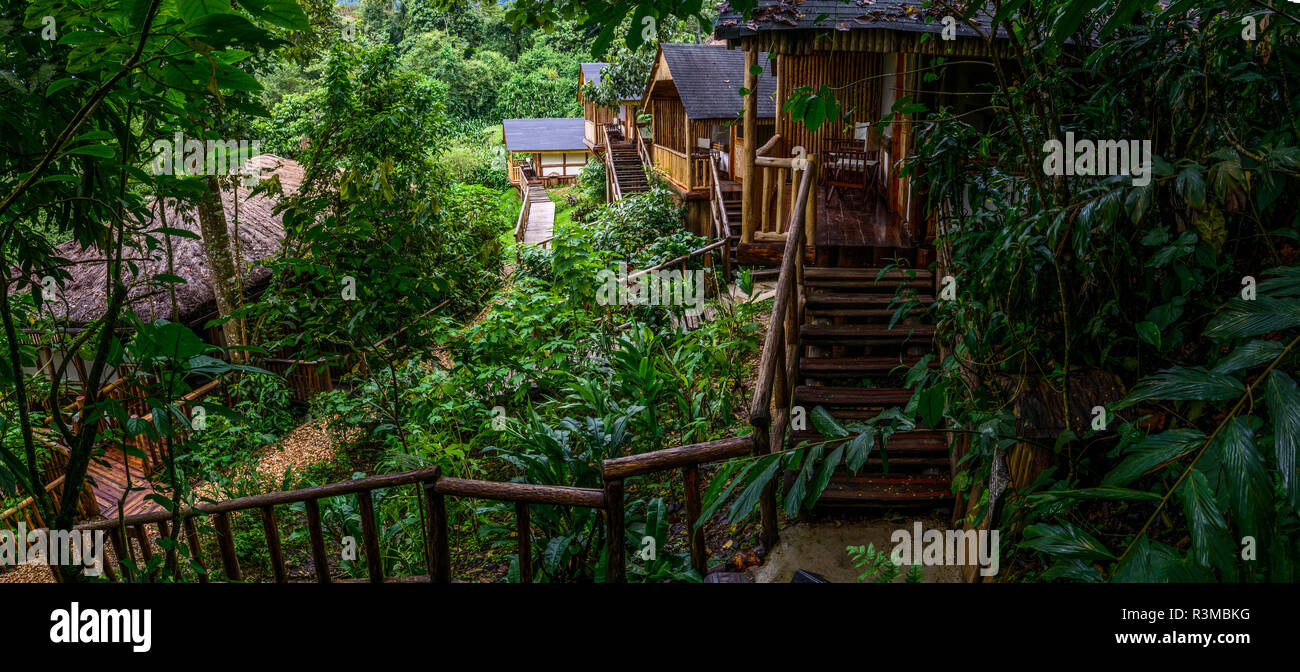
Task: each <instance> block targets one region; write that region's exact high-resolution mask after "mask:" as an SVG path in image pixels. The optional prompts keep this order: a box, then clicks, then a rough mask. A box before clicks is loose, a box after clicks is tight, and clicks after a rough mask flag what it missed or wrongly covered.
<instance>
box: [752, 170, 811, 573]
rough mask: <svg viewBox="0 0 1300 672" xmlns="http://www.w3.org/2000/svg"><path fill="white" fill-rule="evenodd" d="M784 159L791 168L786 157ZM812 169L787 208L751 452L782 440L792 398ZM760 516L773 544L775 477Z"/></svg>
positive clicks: (769, 448)
mask: <svg viewBox="0 0 1300 672" xmlns="http://www.w3.org/2000/svg"><path fill="white" fill-rule="evenodd" d="M785 161H787V162H790V166H791V167H793V165H794V164H793V162H792V161H791V160H790V159H785ZM815 170H816V167H815V166H814V165H813V164H812V163H811V161H810V162H809V163H808V164H806V165H805V166H803V176H802V178H801V179H800V180H799V191H798V193H797V196H796V197H795V202H794V205H793V207H792V208H791V212H790V225H789V227H788V228H787V229H786V240H785V252H784V254H783V255H782V257H781V275H780V279H779V280H778V281H777V286H776V297H775V300H774V301H773V304H772V317H771V320H770V322H769V323H768V329H767V335H766V337H765V338H764V339H763V355H762V359H761V360H760V362H759V365H758V381H757V382H756V383H755V385H754V400H753V403H752V404H751V405H750V410H749V422H750V424H752V425H753V426H754V452H755V453H756V454H759V455H767V454H770V453H771V452H772V451H773V450H774V449H775V448H777V447H779V446H781V445H782V444H783V443H784V441H785V432H786V429H787V425H788V423H789V421H790V404H791V403H792V401H793V396H794V395H793V387H794V385H795V383H796V375H797V372H798V361H799V352H798V351H799V342H798V333H797V329H798V323H799V319H798V315H799V311H800V309H801V308H800V305H799V304H800V301H799V299H800V297H801V296H802V294H803V258H804V238H805V227H804V218H805V216H806V213H807V210H808V209H807V207H806V206H807V203H808V196H809V193H810V192H811V191H812V189H811V187H812V176H813V173H814V172H815ZM773 402H775V403H773ZM773 406H775V407H776V415H775V418H773V415H772V407H773ZM759 515H760V519H761V522H762V539H763V544H764V545H765V546H767V547H768V548H771V547H772V546H773V545H774V544H776V542H777V537H778V534H777V525H776V482H775V481H773V482H769V483H768V484H767V486H766V487H764V488H763V492H762V494H761V495H760V496H759Z"/></svg>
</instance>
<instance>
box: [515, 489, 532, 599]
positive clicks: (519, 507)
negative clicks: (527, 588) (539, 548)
mask: <svg viewBox="0 0 1300 672" xmlns="http://www.w3.org/2000/svg"><path fill="white" fill-rule="evenodd" d="M515 534H516V536H517V537H518V541H519V582H520V583H532V582H533V541H532V537H531V535H530V533H529V516H528V503H527V502H515Z"/></svg>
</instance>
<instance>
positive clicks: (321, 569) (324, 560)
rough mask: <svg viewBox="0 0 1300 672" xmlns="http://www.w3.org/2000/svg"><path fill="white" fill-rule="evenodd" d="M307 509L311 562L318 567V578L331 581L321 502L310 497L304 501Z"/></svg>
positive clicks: (325, 581) (322, 580)
mask: <svg viewBox="0 0 1300 672" xmlns="http://www.w3.org/2000/svg"><path fill="white" fill-rule="evenodd" d="M303 505H304V506H305V507H306V509H307V536H308V537H309V538H310V539H311V562H312V565H314V566H315V569H316V580H317V581H319V582H321V583H329V582H330V565H329V556H327V555H326V554H325V535H324V533H323V532H322V531H321V526H320V502H319V501H317V500H315V499H309V500H307V501H306V502H303Z"/></svg>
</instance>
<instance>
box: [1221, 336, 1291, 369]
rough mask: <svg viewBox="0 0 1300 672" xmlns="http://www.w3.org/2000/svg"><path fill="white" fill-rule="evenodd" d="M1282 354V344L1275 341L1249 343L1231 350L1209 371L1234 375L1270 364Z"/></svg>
mask: <svg viewBox="0 0 1300 672" xmlns="http://www.w3.org/2000/svg"><path fill="white" fill-rule="evenodd" d="M1280 354H1282V344H1281V343H1278V342H1277V341H1259V340H1255V341H1251V342H1249V343H1247V344H1245V345H1242V346H1240V347H1238V348H1237V349H1236V350H1233V351H1232V352H1231V353H1229V354H1228V356H1226V357H1224V358H1223V359H1221V360H1219V363H1218V364H1215V365H1214V368H1213V369H1211V371H1213V372H1215V373H1234V372H1237V371H1240V370H1242V369H1249V368H1250V367H1252V366H1259V365H1260V364H1263V363H1264V362H1270V361H1272V360H1274V359H1276V358H1277V356H1278V355H1280Z"/></svg>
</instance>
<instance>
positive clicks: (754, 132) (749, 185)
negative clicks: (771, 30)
mask: <svg viewBox="0 0 1300 672" xmlns="http://www.w3.org/2000/svg"><path fill="white" fill-rule="evenodd" d="M755 65H758V48H757V47H754V46H750V47H749V49H748V50H747V51H745V89H746V91H747V93H746V95H745V120H744V125H743V129H744V135H745V144H744V147H743V150H744V160H743V161H742V165H743V166H744V169H745V179H744V182H741V185H740V194H741V196H740V198H741V202H742V203H743V205H742V206H741V217H740V242H742V243H752V242H754V231H755V228H756V224H757V223H758V207H757V206H758V197H759V193H758V174H757V172H756V171H755V166H754V161H755V159H756V158H757V157H758V77H757V76H756V75H754V73H753V72H751V71H750V68H752V67H754V66H755Z"/></svg>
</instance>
